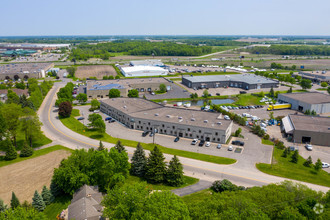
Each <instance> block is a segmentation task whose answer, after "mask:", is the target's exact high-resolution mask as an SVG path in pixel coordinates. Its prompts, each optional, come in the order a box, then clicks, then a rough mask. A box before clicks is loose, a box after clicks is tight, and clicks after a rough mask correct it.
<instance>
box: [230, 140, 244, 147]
mask: <svg viewBox="0 0 330 220" xmlns="http://www.w3.org/2000/svg"><path fill="white" fill-rule="evenodd" d="M231 144H234V145H239V146H244V142H243V141H239V140H235V141H232V142H231Z"/></svg>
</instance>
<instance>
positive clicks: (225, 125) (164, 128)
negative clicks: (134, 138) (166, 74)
mask: <svg viewBox="0 0 330 220" xmlns="http://www.w3.org/2000/svg"><path fill="white" fill-rule="evenodd" d="M101 111H102V112H104V113H105V114H108V115H110V116H111V117H113V118H115V119H116V120H118V121H119V122H120V123H123V124H124V125H126V126H127V127H128V128H131V129H136V130H142V131H155V130H156V131H157V132H158V133H160V134H166V135H172V136H176V137H185V138H191V139H192V138H197V139H201V140H205V141H212V142H217V143H222V144H224V143H226V141H227V140H228V138H229V137H230V134H231V128H232V124H233V122H232V121H227V120H224V119H221V118H220V117H219V114H218V113H213V112H205V111H199V110H190V109H181V108H174V107H164V106H162V105H160V104H157V103H154V102H151V101H148V100H145V99H139V98H114V99H106V100H102V101H101Z"/></svg>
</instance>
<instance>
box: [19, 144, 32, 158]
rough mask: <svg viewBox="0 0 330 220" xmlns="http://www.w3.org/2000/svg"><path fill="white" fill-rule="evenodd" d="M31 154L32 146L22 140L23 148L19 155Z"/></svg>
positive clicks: (28, 155)
mask: <svg viewBox="0 0 330 220" xmlns="http://www.w3.org/2000/svg"><path fill="white" fill-rule="evenodd" d="M32 154H33V148H32V147H31V146H29V145H28V144H27V143H26V142H24V145H23V148H22V150H21V153H20V155H19V156H20V157H30V156H32Z"/></svg>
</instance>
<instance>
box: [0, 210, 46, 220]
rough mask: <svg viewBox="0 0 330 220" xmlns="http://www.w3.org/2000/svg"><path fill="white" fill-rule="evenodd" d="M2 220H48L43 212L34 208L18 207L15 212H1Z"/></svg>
mask: <svg viewBox="0 0 330 220" xmlns="http://www.w3.org/2000/svg"><path fill="white" fill-rule="evenodd" d="M0 219H4V220H18V219H19V220H47V217H46V216H45V215H44V213H42V212H38V211H37V210H35V209H34V208H23V207H18V208H16V209H14V210H12V209H7V210H6V211H4V212H0Z"/></svg>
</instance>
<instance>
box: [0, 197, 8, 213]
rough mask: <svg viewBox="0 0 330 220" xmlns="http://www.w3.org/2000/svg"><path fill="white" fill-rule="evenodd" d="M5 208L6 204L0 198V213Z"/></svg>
mask: <svg viewBox="0 0 330 220" xmlns="http://www.w3.org/2000/svg"><path fill="white" fill-rule="evenodd" d="M7 209H8V207H7V205H6V204H5V203H4V202H3V200H2V199H0V213H1V212H4V211H6V210H7Z"/></svg>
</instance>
